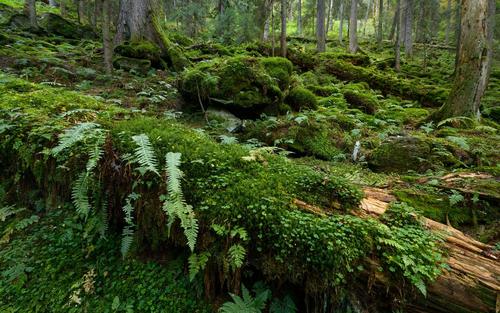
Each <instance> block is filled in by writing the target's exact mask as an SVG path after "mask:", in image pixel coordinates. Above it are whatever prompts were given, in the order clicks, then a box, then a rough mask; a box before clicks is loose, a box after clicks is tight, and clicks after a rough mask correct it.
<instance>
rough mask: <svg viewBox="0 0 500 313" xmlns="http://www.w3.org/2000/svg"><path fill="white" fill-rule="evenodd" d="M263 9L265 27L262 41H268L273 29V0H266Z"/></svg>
mask: <svg viewBox="0 0 500 313" xmlns="http://www.w3.org/2000/svg"><path fill="white" fill-rule="evenodd" d="M262 11H263V13H264V29H263V31H262V41H264V42H266V41H268V40H269V33H270V29H271V18H272V11H273V1H272V0H265V1H264V5H263V8H262Z"/></svg>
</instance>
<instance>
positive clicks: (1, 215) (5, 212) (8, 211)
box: [0, 205, 26, 222]
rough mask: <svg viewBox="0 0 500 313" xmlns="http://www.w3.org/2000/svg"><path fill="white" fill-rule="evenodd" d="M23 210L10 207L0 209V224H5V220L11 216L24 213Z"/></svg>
mask: <svg viewBox="0 0 500 313" xmlns="http://www.w3.org/2000/svg"><path fill="white" fill-rule="evenodd" d="M25 210H26V209H25V208H16V207H14V206H12V205H9V206H5V207H2V208H0V222H5V220H6V219H7V218H8V217H9V216H12V215H16V214H17V213H20V212H23V211H25Z"/></svg>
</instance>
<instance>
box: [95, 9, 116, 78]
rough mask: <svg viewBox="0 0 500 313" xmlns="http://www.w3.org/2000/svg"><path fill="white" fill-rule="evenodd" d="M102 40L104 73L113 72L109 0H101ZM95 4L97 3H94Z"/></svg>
mask: <svg viewBox="0 0 500 313" xmlns="http://www.w3.org/2000/svg"><path fill="white" fill-rule="evenodd" d="M97 2H101V1H99V0H98V1H97ZM101 4H102V9H103V11H102V41H103V47H104V67H105V69H106V73H107V74H108V75H110V74H111V73H112V72H113V42H112V40H111V34H110V28H111V27H110V26H111V0H102V2H101ZM96 5H97V3H96Z"/></svg>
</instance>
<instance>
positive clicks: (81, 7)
mask: <svg viewBox="0 0 500 313" xmlns="http://www.w3.org/2000/svg"><path fill="white" fill-rule="evenodd" d="M76 11H77V15H78V23H79V24H83V15H84V14H83V12H84V3H83V0H77V1H76Z"/></svg>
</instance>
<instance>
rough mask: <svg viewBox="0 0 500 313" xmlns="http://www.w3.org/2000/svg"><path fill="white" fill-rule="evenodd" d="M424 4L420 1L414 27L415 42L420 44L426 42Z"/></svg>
mask: <svg viewBox="0 0 500 313" xmlns="http://www.w3.org/2000/svg"><path fill="white" fill-rule="evenodd" d="M425 11H426V2H425V1H421V2H420V3H419V6H418V18H417V26H416V27H415V41H416V42H420V43H425V42H426V36H427V22H426V14H425Z"/></svg>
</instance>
